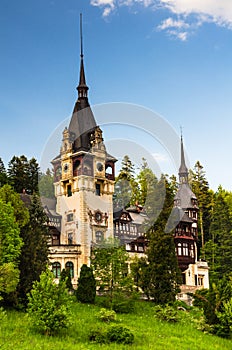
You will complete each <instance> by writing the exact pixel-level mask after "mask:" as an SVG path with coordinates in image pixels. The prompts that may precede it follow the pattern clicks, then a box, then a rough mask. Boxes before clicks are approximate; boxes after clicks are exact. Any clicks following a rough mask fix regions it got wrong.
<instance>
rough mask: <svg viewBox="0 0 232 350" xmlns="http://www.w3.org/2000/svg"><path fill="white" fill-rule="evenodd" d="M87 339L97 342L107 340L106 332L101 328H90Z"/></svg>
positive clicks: (101, 342)
mask: <svg viewBox="0 0 232 350" xmlns="http://www.w3.org/2000/svg"><path fill="white" fill-rule="evenodd" d="M89 340H90V341H91V342H95V343H98V344H104V343H106V342H107V339H106V332H105V331H104V330H102V329H92V330H91V331H90V333H89Z"/></svg>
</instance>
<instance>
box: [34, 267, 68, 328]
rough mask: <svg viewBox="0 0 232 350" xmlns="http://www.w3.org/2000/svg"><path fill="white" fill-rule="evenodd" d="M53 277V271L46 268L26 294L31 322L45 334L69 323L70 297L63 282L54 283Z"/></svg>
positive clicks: (65, 326)
mask: <svg viewBox="0 0 232 350" xmlns="http://www.w3.org/2000/svg"><path fill="white" fill-rule="evenodd" d="M53 278H54V276H53V273H52V272H51V271H50V270H48V269H47V271H46V272H43V273H42V274H41V276H40V281H36V282H35V283H34V285H33V289H32V290H31V293H30V294H29V295H28V300H29V303H28V309H27V311H28V315H29V317H30V319H31V322H32V324H33V325H34V326H35V327H36V328H37V329H38V330H39V331H41V332H42V333H44V334H46V335H50V334H53V333H57V332H58V331H59V330H60V329H62V328H67V327H68V326H69V323H70V313H69V305H70V297H69V295H68V291H67V290H66V288H65V283H59V285H56V284H55V283H54V281H53Z"/></svg>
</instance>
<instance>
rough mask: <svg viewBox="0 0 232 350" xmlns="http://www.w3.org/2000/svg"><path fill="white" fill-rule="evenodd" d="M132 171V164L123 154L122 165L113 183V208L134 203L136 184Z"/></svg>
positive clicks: (125, 206)
mask: <svg viewBox="0 0 232 350" xmlns="http://www.w3.org/2000/svg"><path fill="white" fill-rule="evenodd" d="M134 173H135V171H134V165H133V163H132V162H131V160H130V158H129V156H127V155H126V156H124V158H123V160H122V167H121V170H120V172H119V175H118V176H117V178H116V183H115V192H114V210H120V209H122V208H127V207H128V206H130V205H133V204H135V203H136V201H137V195H138V184H137V182H136V181H135V177H134Z"/></svg>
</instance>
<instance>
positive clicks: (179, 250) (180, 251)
mask: <svg viewBox="0 0 232 350" xmlns="http://www.w3.org/2000/svg"><path fill="white" fill-rule="evenodd" d="M177 254H178V255H182V249H181V243H178V248H177Z"/></svg>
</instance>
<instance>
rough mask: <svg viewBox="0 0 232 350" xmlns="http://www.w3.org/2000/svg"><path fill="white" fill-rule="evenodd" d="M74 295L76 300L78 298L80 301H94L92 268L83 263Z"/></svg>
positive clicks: (94, 285) (94, 290)
mask: <svg viewBox="0 0 232 350" xmlns="http://www.w3.org/2000/svg"><path fill="white" fill-rule="evenodd" d="M76 296H77V300H79V301H80V302H81V303H90V304H93V303H94V301H95V297H96V280H95V278H94V275H93V270H92V268H91V267H88V266H87V265H85V264H84V265H82V267H81V272H80V277H79V278H78V287H77V291H76Z"/></svg>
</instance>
